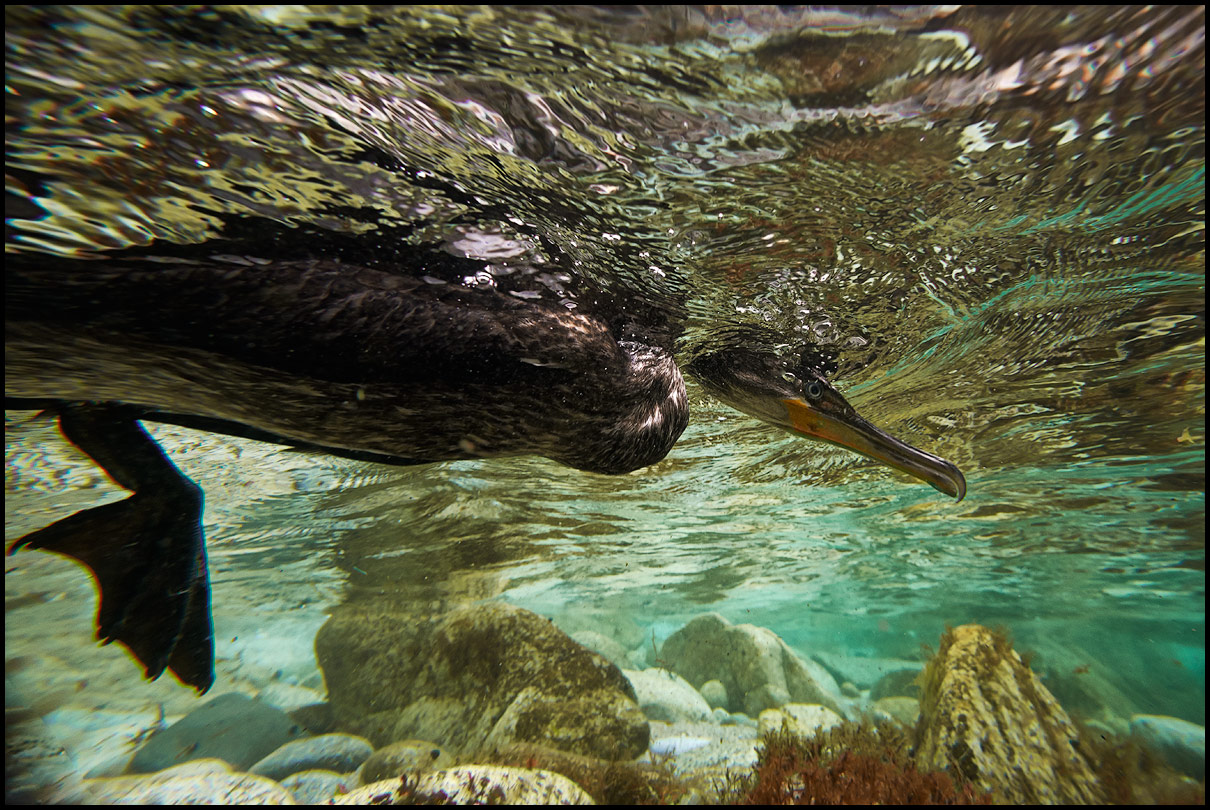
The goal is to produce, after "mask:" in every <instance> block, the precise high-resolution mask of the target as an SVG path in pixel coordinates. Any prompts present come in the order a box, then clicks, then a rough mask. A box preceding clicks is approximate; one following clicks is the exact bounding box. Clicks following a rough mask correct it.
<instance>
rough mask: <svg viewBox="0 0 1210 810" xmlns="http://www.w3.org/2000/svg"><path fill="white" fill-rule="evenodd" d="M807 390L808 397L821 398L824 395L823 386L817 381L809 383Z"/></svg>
mask: <svg viewBox="0 0 1210 810" xmlns="http://www.w3.org/2000/svg"><path fill="white" fill-rule="evenodd" d="M806 390H807V398H808V399H819V398H820V397H822V396H823V386H822V385H820V384H819V383H817V382H809V383H807V389H806Z"/></svg>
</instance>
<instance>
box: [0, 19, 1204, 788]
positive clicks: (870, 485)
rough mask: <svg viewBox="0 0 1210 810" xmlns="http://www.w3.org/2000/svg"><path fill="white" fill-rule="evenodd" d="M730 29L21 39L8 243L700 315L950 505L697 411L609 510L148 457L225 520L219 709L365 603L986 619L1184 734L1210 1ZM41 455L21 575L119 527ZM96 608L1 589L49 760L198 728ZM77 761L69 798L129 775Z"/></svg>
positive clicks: (60, 570)
mask: <svg viewBox="0 0 1210 810" xmlns="http://www.w3.org/2000/svg"><path fill="white" fill-rule="evenodd" d="M291 8H295V9H296V10H289V9H291ZM329 8H331V7H329ZM722 8H723V7H708V8H707V10H698V9H683V8H678V9H674V10H665V9H656V10H647V11H620V10H585V9H580V10H572V9H545V10H535V9H530V10H525V11H521V10H516V9H476V8H460V9H454V10H450V9H447V10H425V11H385V10H384V11H366V10H358V9H356V8H353V7H350V8H349V9H348V10H345V11H331V12H313V13H312V12H304V11H301V10H297V7H248V8H247V9H244V10H224V11H210V12H205V13H203V12H196V13H191V14H186V13H184V12H170V11H154V10H145V9H141V8H136V7H125V8H114V9H96V8H90V9H79V10H74V11H61V12H44V11H40V10H31V9H28V8H26V9H16V10H13V9H12V7H10V8H9V9H6V35H5V37H6V46H7V48H8V54H7V60H8V62H7V70H6V73H7V83H8V95H7V105H8V107H7V115H8V116H9V120H10V126H9V135H8V139H7V148H8V157H7V162H6V166H7V168H8V169H9V172H8V189H9V197H10V206H9V210H8V211H7V212H6V215H7V216H8V217H9V218H10V219H9V220H8V223H9V227H8V234H7V239H6V251H9V252H23V253H42V254H50V255H52V256H53V255H73V256H78V255H94V254H96V253H97V252H99V251H102V250H105V249H111V248H119V247H126V246H132V245H133V246H138V245H147V244H153V243H154V244H160V243H167V244H173V243H182V244H194V243H198V242H201V241H204V240H205V239H207V238H212V237H214V236H215V235H216V234H218V233H220V232H221V231H222V229H223V228H224V227H230V226H231V223H232V222H237V223H238V222H241V221H243V222H248V223H254V224H255V223H259V222H265V221H267V222H271V223H276V224H279V225H282V226H283V227H289V228H299V229H301V228H305V227H309V228H312V229H313V230H314V231H315V232H321V233H322V232H331V233H334V234H340V235H342V236H344V237H348V238H351V239H353V240H355V241H356V242H357V243H358V244H363V245H371V244H373V245H374V249H375V250H380V251H381V250H384V249H385V250H398V251H406V250H408V249H409V248H410V246H412V245H421V244H424V245H432V244H439V245H444V246H445V248H446V249H447V250H450V251H452V252H459V253H462V254H464V255H472V256H484V257H485V258H486V259H487V260H490V261H493V262H495V263H496V265H497V267H498V268H503V269H502V270H501V277H502V278H503V277H507V276H509V275H510V274H515V275H517V276H527V275H531V276H532V275H538V276H540V275H542V274H548V275H550V276H553V278H554V279H555V281H556V282H558V283H563V284H568V285H574V283H575V282H576V280H577V279H580V278H583V279H588V280H591V281H593V282H594V283H597V284H600V285H603V286H604V287H605V288H606V289H608V290H610V291H612V292H615V293H618V294H621V295H625V296H628V297H630V298H631V299H633V300H634V301H636V302H650V303H654V304H663V303H667V302H670V301H671V302H675V303H676V304H677V305H679V306H682V307H683V311H684V312H685V313H686V316H685V317H686V322H685V327H686V338H685V343H686V344H688V343H690V342H692V341H693V340H694V339H695V338H697V337H699V336H701V335H703V334H709V333H711V331H712V330H713V329H716V328H717V327H718V326H719V325H721V324H726V323H734V322H736V321H740V322H749V323H764V324H767V325H769V326H772V327H774V328H775V329H777V330H779V331H780V332H782V333H783V334H785V335H786V336H787V342H788V343H789V342H795V341H801V340H804V339H810V340H812V341H814V342H816V343H819V344H822V345H824V346H828V347H831V348H834V349H836V350H837V351H838V352H839V362H840V370H839V372H838V373H837V375H836V377H835V381H836V383H837V385H838V387H839V388H840V389H841V390H842V391H843V392H844V393H845V394H846V396H848V397H849V399H850V401H851V402H852V403H853V404H854V405H855V406H856V407H857V409H858V410H859V411H861V412H862V413H863V414H864V415H866V416H867V417H868V418H869V419H870V420H871V421H873V422H874V423H875V424H878V425H880V426H883V427H885V428H886V429H888V430H889V431H890V432H892V433H894V434H895V435H897V436H900V437H902V438H904V439H905V440H907V441H909V442H911V443H912V444H914V445H916V446H919V447H922V448H925V449H927V450H929V451H931V452H935V453H937V454H939V455H942V456H944V457H946V458H948V459H950V460H952V461H954V462H955V463H956V464H958V466H959V467H961V468H962V470H963V471H964V472H965V474H966V477H967V481H968V486H969V490H968V495H967V497H966V499H965V500H963V501H962V502H961V503H954V502H953V501H951V500H949V499H947V498H945V497H944V496H942V495H940V494H938V493H936V492H934V491H932V490H930V489H929V488H927V487H925V486H922V485H920V484H918V483H915V482H912V481H910V480H909V479H907V478H906V477H903V476H900V475H899V474H897V473H893V472H890V471H887V470H885V469H883V468H880V467H878V466H877V465H876V464H874V463H872V462H868V461H865V460H863V459H860V458H858V457H856V456H853V455H850V454H846V453H844V452H842V451H839V450H835V449H832V448H823V447H820V446H818V445H812V444H810V443H807V442H804V441H802V440H801V439H798V438H795V437H792V436H789V435H787V434H780V433H776V432H774V431H773V429H771V428H768V427H766V426H764V425H762V424H760V423H759V422H757V421H755V420H753V419H750V418H748V417H746V416H743V415H741V414H739V413H738V412H735V411H732V410H730V409H728V408H726V407H725V406H723V405H721V404H719V403H717V402H715V401H713V400H711V399H710V398H709V397H707V396H706V395H705V394H704V393H703V392H702V391H701V390H700V389H699V388H697V387H696V386H695V385H694V384H693V383H692V382H691V384H690V404H691V408H692V414H693V416H692V422H691V424H690V427H689V429H688V430H687V431H686V433H685V434H684V436H683V437H682V439H681V440H680V442H679V443H678V444H677V445H676V447H675V448H674V449H673V451H672V452H671V454H670V455H669V456H668V457H667V458H666V459H665V460H664V461H662V462H660V463H658V464H656V465H654V466H652V467H649V468H647V469H644V470H640V471H638V472H636V473H632V474H628V475H626V476H621V477H616V478H614V477H605V476H598V475H593V474H589V473H582V472H577V471H574V470H570V469H567V468H564V467H560V466H559V465H557V464H555V463H554V462H550V461H546V460H543V459H508V460H490V461H463V462H452V463H446V464H441V465H432V466H427V467H418V468H409V469H397V468H386V467H381V466H375V465H370V464H364V463H355V462H349V461H343V460H338V459H332V458H325V457H318V456H311V455H305V454H299V453H293V452H289V451H285V450H282V449H280V448H274V447H269V446H266V445H259V444H256V443H254V442H250V441H244V440H238V439H231V438H228V437H222V436H215V435H211V434H203V433H194V432H190V431H186V430H184V429H176V428H165V427H155V428H153V432H154V434H155V435H156V436H157V437H158V438H160V439H161V440H162V442H163V444H164V446H165V447H166V448H167V449H168V450H169V451H170V453H171V454H172V457H173V459H174V460H175V461H177V462H178V463H179V464H180V466H181V468H182V469H183V470H184V471H185V472H186V474H188V475H190V476H191V477H192V478H193V479H194V480H195V481H197V482H198V483H199V484H200V485H201V486H202V487H203V489H204V490H205V491H206V494H207V511H206V516H205V527H206V532H207V535H208V538H209V553H210V559H211V576H212V581H213V589H214V599H213V604H214V615H215V627H216V635H217V639H218V651H217V654H218V665H217V666H218V672H219V682H218V684H217V685H216V687H215V688H216V690H218V691H216V694H221V692H222V691H227V690H228V689H230V688H244V689H248V688H251V687H257V688H263V687H264V685H265V684H266V683H267V682H269V681H272V680H274V679H275V678H276V679H278V680H281V681H283V682H287V683H290V684H294V685H301V686H306V687H308V688H316V689H317V688H319V687H320V684H319V682H318V675H317V672H316V670H315V664H314V660H313V658H312V654H311V649H310V648H311V642H312V640H313V635H314V632H315V630H316V629H317V628H318V626H319V625H320V624H321V623H322V621H323V619H324V616H325V613H326V612H327V611H328V610H330V609H331V608H332V606H334V605H336V604H338V603H339V602H341V601H342V600H349V599H365V598H374V597H375V595H389V596H391V597H392V598H405V599H408V600H414V601H415V603H416V604H417V605H427V606H428V609H430V610H433V611H438V610H440V609H442V608H444V607H448V606H451V605H453V604H457V603H459V602H461V601H464V600H467V599H483V598H499V599H505V600H508V601H510V602H513V603H515V604H517V605H520V606H523V607H526V608H529V609H532V610H534V611H537V612H538V613H541V614H543V615H545V616H549V617H551V618H552V619H553V620H554V621H555V622H556V623H558V624H559V625H560V626H561V627H563V628H564V629H567V630H569V631H570V630H577V629H585V628H595V629H597V630H598V631H599V632H606V630H607V631H608V634H611V635H613V636H615V637H616V638H619V640H622V641H624V642H625V643H626V644H627V645H628V646H630V647H632V648H636V647H643V646H645V645H648V644H649V643H650V644H651V645H658V644H659V642H661V641H662V640H663V639H664V638H666V637H667V636H668V635H670V634H671V633H672V632H674V631H675V630H676V629H678V628H679V627H681V626H682V625H683V624H684V623H685V622H686V621H687V620H688V619H690V618H691V617H693V616H694V615H697V614H699V613H702V612H707V611H716V612H719V613H721V614H723V615H724V616H726V617H727V618H728V619H730V620H731V621H733V622H736V623H740V622H750V623H753V624H756V625H759V626H763V627H768V628H770V629H772V630H773V631H775V632H776V633H778V634H779V635H780V636H781V637H782V638H784V639H785V640H786V641H787V642H788V643H789V644H790V645H791V646H793V647H795V648H796V649H798V650H800V651H801V652H803V653H804V654H810V655H813V656H818V657H820V658H821V660H824V661H825V662H828V661H832V660H834V661H840V662H843V660H844V659H848V658H868V659H878V658H904V659H911V660H919V659H921V658H922V656H923V655H924V654H925V653H924V652H922V645H932V646H936V644H937V640H938V638H939V636H940V634H941V632H942V631H943V630H944V628H945V627H946V626H947V625H958V624H963V623H967V622H972V621H973V622H979V623H982V624H985V625H988V626H1001V627H1004V628H1006V629H1007V630H1008V631H1009V633H1010V634H1011V635H1012V637H1013V638H1014V639H1015V642H1016V644H1017V646H1018V648H1020V649H1024V650H1032V651H1034V653H1035V656H1034V659H1033V666H1034V667H1035V669H1036V670H1037V671H1039V673H1040V674H1042V675H1043V678H1044V682H1045V683H1046V684H1047V685H1048V687H1049V688H1051V689H1052V691H1054V692H1055V694H1056V695H1057V696H1058V697H1059V699H1060V701H1061V702H1062V703H1064V705H1065V706H1067V707H1068V708H1069V710H1071V711H1073V712H1076V713H1078V714H1081V715H1083V716H1085V717H1087V718H1090V719H1097V720H1099V721H1100V722H1103V723H1105V724H1107V725H1109V726H1111V727H1115V728H1118V729H1121V728H1124V726H1125V723H1126V722H1127V721H1128V720H1129V718H1130V716H1131V715H1132V714H1135V713H1151V714H1166V715H1173V716H1176V717H1180V718H1183V719H1186V720H1190V721H1193V722H1196V723H1199V724H1203V725H1204V723H1205V550H1204V537H1203V536H1204V531H1205V443H1204V442H1205V252H1204V251H1205V241H1204V240H1205V232H1204V215H1205V210H1204V209H1205V196H1204V171H1205V169H1204V128H1205V105H1204V87H1205V85H1204V60H1205V52H1204V9H1201V8H1149V9H1147V10H1142V11H1137V10H1118V9H1107V8H1087V9H1082V10H1076V11H1070V12H1068V11H1052V10H1051V9H1050V8H1045V9H1031V8H1021V7H1013V8H1011V9H1008V10H999V9H997V10H978V9H964V10H959V11H955V12H952V13H945V12H942V11H936V12H933V11H928V10H914V11H902V12H890V11H874V12H869V13H870V14H871V15H873V16H872V17H861V16H860V15H858V14H857V13H855V12H828V13H825V12H821V11H814V12H808V11H796V10H793V9H755V8H754V9H749V10H747V11H744V12H736V13H735V14H733V15H731V16H727V15H726V12H725V11H723V10H720V9H722ZM712 9H713V10H712ZM14 201H15V202H14ZM22 205H24V206H26V207H25V208H22V207H21V206H22ZM29 206H34V207H33V208H30V207H29ZM14 217H15V218H14ZM538 235H541V237H542V238H543V239H546V240H549V241H550V242H552V243H554V244H556V245H558V247H559V251H560V255H558V256H554V255H552V253H551V251H550V250H549V248H548V247H547V246H544V245H543V244H542V242H541V239H539V238H538ZM384 245H385V247H384ZM534 268H537V269H536V270H535V269H534ZM547 281H549V279H547ZM543 283H544V284H545V283H546V282H543ZM549 288H550V285H549V284H546V287H545V288H544V289H549ZM31 417H32V414H30V413H28V412H24V413H22V412H11V411H10V412H9V420H8V422H7V423H6V425H7V428H8V429H7V430H6V484H7V486H6V499H5V506H6V523H5V525H6V537H7V538H8V539H9V540H12V539H15V538H16V537H19V536H21V535H22V534H24V533H26V532H28V531H30V530H32V529H34V528H37V527H39V526H41V525H45V524H46V523H49V522H50V521H51V520H53V519H57V518H58V517H60V516H62V515H64V514H67V513H68V512H70V511H72V510H76V509H80V508H83V507H85V506H88V505H92V504H95V503H99V502H101V501H102V500H104V499H108V498H114V497H117V494H116V490H114V489H113V488H112V487H111V486H109V485H108V484H107V483H106V482H105V481H104V479H103V477H102V476H101V475H100V474H99V473H98V472H96V471H95V470H93V469H92V468H91V467H90V466H89V465H87V463H86V462H82V461H81V459H80V458H79V457H78V456H72V455H71V452H72V451H71V450H70V448H67V447H66V446H65V445H64V444H63V442H62V440H61V439H60V438H58V437H57V432H56V431H55V430H54V426H53V424H50V423H46V422H40V421H37V420H32V421H31ZM91 591H92V586H91V584H90V582H89V580H88V579H87V578H86V577H85V576H84V575H83V573H82V572H81V571H80V570H79V569H76V568H74V567H73V566H72V565H71V564H70V563H65V562H62V561H59V560H56V559H54V558H51V557H50V556H49V555H44V554H35V553H32V552H30V553H22V554H18V555H15V556H13V557H9V558H7V560H6V577H5V593H6V614H5V616H6V621H5V629H6V659H8V661H9V680H8V684H9V686H10V687H11V688H13V689H14V690H16V691H19V692H22V693H24V694H38V695H48V696H50V697H51V698H53V700H51V701H50V702H49V703H47V704H46V705H43V706H41V708H40V709H39V711H42V712H43V716H44V717H46V718H47V722H48V723H49V724H50V725H51V726H54V727H56V728H57V726H55V723H56V722H58V724H59V726H63V727H68V726H70V724H71V722H72V721H70V720H69V719H64V718H68V717H69V715H70V712H71V711H79V712H96V711H112V712H114V713H122V712H125V713H127V714H131V713H137V712H140V711H143V712H147V713H153V708H154V706H155V705H157V704H164V705H166V706H167V707H168V708H169V712H170V713H172V711H177V712H183V711H187V710H188V707H189V706H190V705H192V704H191V702H192V701H196V698H195V697H193V695H192V692H190V691H189V690H187V689H184V688H182V687H180V686H179V685H177V684H174V683H170V682H169V681H170V679H167V678H166V679H161V681H159V682H157V683H155V684H146V683H144V682H142V680H141V679H140V677H139V671H138V669H137V668H136V667H135V665H134V664H132V663H131V662H129V660H128V659H126V658H125V656H124V655H123V654H122V653H121V652H120V651H117V650H114V649H111V648H104V649H99V648H96V647H95V646H94V644H93V643H92V642H91V640H90V632H91V622H92V611H93V610H94V602H92V601H90V600H92V599H93V597H92V595H91ZM829 657H830V658H829ZM836 666H837V668H841V669H842V668H843V667H842V666H841V664H837V665H836ZM250 685H251V686H250ZM77 725H78V723H77ZM57 733H62V734H63V735H65V736H63V737H62V739H63V740H65V741H67V742H64V743H63V745H64V747H65V748H67V749H68V750H69V752H70V754H71V755H72V756H74V757H77V758H78V759H79V762H80V763H82V764H81V765H80V767H81V768H83V769H86V767H85V765H86V764H88V763H94V762H96V761H98V760H101V759H104V756H105V755H107V754H111V753H112V750H111V749H107V748H106V746H111V747H112V746H113V745H116V743H114V742H113V741H112V740H110V739H108V738H106V740H108V741H106V740H95V739H92V738H88V737H87V735H84V736H80V735H79V734H76V735H75V736H72V735H71V734H68V733H67V732H57Z"/></svg>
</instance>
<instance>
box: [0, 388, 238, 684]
mask: <svg viewBox="0 0 1210 810" xmlns="http://www.w3.org/2000/svg"><path fill="white" fill-rule="evenodd" d="M56 410H57V411H58V413H59V425H60V427H61V429H62V430H63V434H64V435H65V436H66V437H67V438H68V439H69V440H70V441H71V442H72V443H73V444H75V445H76V446H77V447H79V448H80V449H81V450H83V451H84V452H85V453H87V454H88V455H89V457H91V458H92V459H93V460H94V461H96V462H97V464H98V465H100V466H101V468H102V469H104V470H105V472H106V473H108V474H109V476H110V477H111V478H113V480H114V481H115V482H116V483H117V484H119V485H120V486H122V487H125V488H126V489H129V490H131V491H133V493H134V494H133V495H131V496H130V497H129V498H127V499H125V500H123V501H118V502H116V503H109V504H105V505H104V506H98V507H94V508H92V509H88V510H86V511H83V512H78V513H76V514H74V515H71V516H70V517H67V518H64V519H63V520H60V521H58V522H56V523H53V524H51V525H50V526H47V527H46V528H44V529H40V530H38V531H36V532H32V533H30V534H28V535H26V536H25V537H22V538H21V539H20V540H18V541H17V542H15V543H14V544H13V546H12V548H10V549H9V553H10V554H11V553H13V552H15V551H17V550H18V549H21V548H35V549H42V550H44V551H51V552H55V553H57V554H63V555H66V556H68V557H71V558H72V559H75V560H78V561H79V562H81V563H83V564H84V565H86V566H88V568H89V569H90V570H91V571H92V573H93V575H94V576H95V577H96V580H97V584H98V587H99V589H100V607H99V608H98V610H97V639H98V640H100V641H102V642H103V643H106V644H108V643H109V642H111V641H118V642H121V643H122V644H123V645H125V646H126V647H127V648H128V649H129V650H130V652H131V653H132V654H133V655H134V656H135V658H137V659H138V660H139V662H140V663H141V664H142V665H143V666H144V668H145V669H146V672H147V677H148V678H150V679H155V678H158V677H159V676H160V675H161V674H162V673H163V672H164V670H165V669H166V668H167V669H170V670H172V672H173V673H174V674H175V675H176V676H177V678H179V679H180V680H181V682H182V683H186V684H189V685H190V686H193V687H194V688H196V689H197V690H199V691H200V692H205V691H206V690H207V689H209V688H210V686H211V684H212V683H213V682H214V632H213V629H212V626H211V620H210V580H209V573H208V571H207V565H206V546H205V537H204V535H203V533H202V525H201V517H202V505H203V500H204V499H203V495H202V491H201V489H200V488H199V487H198V486H197V485H196V484H194V483H193V482H192V481H190V480H189V479H188V478H186V477H185V476H184V475H182V474H181V472H180V471H179V470H177V468H176V466H175V465H174V464H173V463H172V462H171V461H169V460H168V458H167V457H166V456H165V455H164V453H163V451H161V450H160V448H159V446H158V445H157V444H156V443H155V441H154V440H153V439H152V438H151V437H150V436H148V435H147V433H146V432H145V431H144V430H143V428H142V427H141V426H140V425H139V423H138V421H137V420H136V418H135V415H134V412H132V411H130V410H128V409H125V408H121V407H119V406H111V405H92V404H88V405H63V406H60V407H57V408H56Z"/></svg>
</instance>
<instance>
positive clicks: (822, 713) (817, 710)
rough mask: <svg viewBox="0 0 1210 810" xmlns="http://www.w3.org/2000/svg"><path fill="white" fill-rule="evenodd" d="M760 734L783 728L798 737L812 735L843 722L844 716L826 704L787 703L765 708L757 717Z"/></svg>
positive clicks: (774, 732) (775, 731)
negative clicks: (776, 707)
mask: <svg viewBox="0 0 1210 810" xmlns="http://www.w3.org/2000/svg"><path fill="white" fill-rule="evenodd" d="M757 722H758V724H759V726H758V727H759V729H760V734H761V736H762V737H763V736H765V735H766V734H776V733H777V732H779V731H781V730H782V729H783V728H785V729H786V730H788V731H789V732H790V733H791V734H797V735H798V736H800V737H814V736H815V735H816V733H818V732H820V731H827V730H828V729H830V728H832V727H833V726H836V725H839V724H840V723H843V722H844V718H843V717H841V716H840V715H839V714H837V713H836V712H834V711H832V710H831V709H829V708H828V707H826V706H819V705H811V704H802V703H787V704H786V705H784V706H782V707H781V708H778V709H765V710H764V711H763V712H761V713H760V717H758V718H757Z"/></svg>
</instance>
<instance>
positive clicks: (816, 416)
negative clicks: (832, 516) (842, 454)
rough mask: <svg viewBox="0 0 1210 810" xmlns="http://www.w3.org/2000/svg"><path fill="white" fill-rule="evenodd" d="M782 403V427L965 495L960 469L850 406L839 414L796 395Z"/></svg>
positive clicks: (952, 494) (950, 492)
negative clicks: (879, 424)
mask: <svg viewBox="0 0 1210 810" xmlns="http://www.w3.org/2000/svg"><path fill="white" fill-rule="evenodd" d="M782 404H783V405H784V406H785V408H786V416H787V419H788V424H783V427H785V428H787V429H788V430H790V431H791V432H793V433H797V434H799V435H802V436H806V437H808V438H811V439H816V440H819V441H825V442H830V443H831V444H835V445H837V446H839V447H843V448H845V449H847V450H852V451H854V452H856V453H861V454H862V455H863V456H868V457H869V458H872V459H874V460H875V461H879V462H881V463H883V464H886V465H887V466H888V467H894V468H895V469H896V470H899V471H901V472H905V473H907V474H908V475H910V476H912V477H914V478H919V479H920V480H921V481H925V482H927V483H928V484H931V485H932V487H933V488H934V489H936V490H939V491H941V492H944V493H945V494H946V495H949V496H950V497H953V498H957V499H958V500H962V498H963V497H964V496H965V495H966V478H964V477H963V475H962V471H961V470H959V469H958V468H957V467H955V466H954V465H953V464H951V463H950V462H948V461H946V460H945V459H943V458H939V457H937V456H934V455H932V454H931V453H926V452H924V451H923V450H917V449H916V448H915V447H912V446H911V445H910V444H907V443H905V442H901V441H900V440H899V439H896V438H895V437H894V436H892V435H890V434H889V433H885V432H884V431H881V430H879V429H878V428H876V427H874V426H873V425H871V424H870V423H869V422H867V421H866V420H864V419H862V418H861V417H860V416H858V415H857V414H856V412H854V411H852V409H848V412H846V413H843V414H835V413H829V412H826V411H824V410H821V409H819V408H816V407H814V406H813V405H811V403H809V402H807V401H806V400H804V399H799V398H797V397H796V398H793V399H783V400H782Z"/></svg>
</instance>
